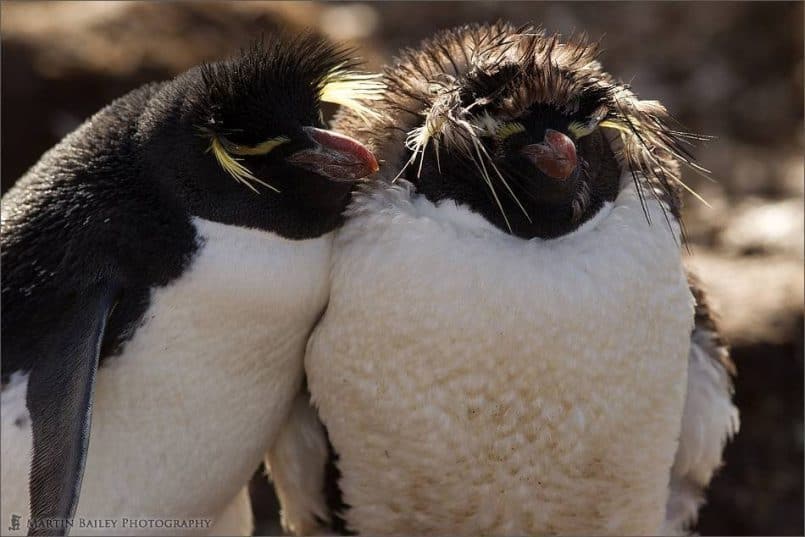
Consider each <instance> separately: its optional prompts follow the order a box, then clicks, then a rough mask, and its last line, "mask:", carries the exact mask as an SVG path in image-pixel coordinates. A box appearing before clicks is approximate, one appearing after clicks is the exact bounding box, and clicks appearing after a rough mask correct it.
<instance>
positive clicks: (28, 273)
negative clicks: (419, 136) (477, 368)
mask: <svg viewBox="0 0 805 537" xmlns="http://www.w3.org/2000/svg"><path fill="white" fill-rule="evenodd" d="M355 67H356V64H355V63H354V61H353V60H351V59H350V57H349V53H348V52H345V51H343V50H341V49H339V48H337V47H334V46H332V45H330V44H328V43H326V42H324V41H322V40H320V39H318V38H316V37H313V36H311V35H308V34H304V35H302V36H297V37H294V38H287V37H271V38H268V39H265V40H263V41H261V42H260V43H259V44H256V45H254V46H253V47H251V48H250V49H248V50H246V51H244V52H243V53H242V54H241V55H240V56H237V57H234V58H232V59H229V60H225V61H221V62H218V63H212V64H207V65H203V66H199V67H196V68H193V69H191V70H189V71H187V72H186V73H184V74H182V75H179V76H177V77H176V78H175V79H173V80H171V81H168V82H164V83H155V84H150V85H147V86H144V87H142V88H140V89H137V90H135V91H132V92H131V93H129V94H127V95H126V96H124V97H122V98H120V99H118V100H116V101H115V102H113V103H112V104H110V105H109V106H107V107H106V108H104V109H103V110H101V111H100V112H98V113H97V114H96V115H95V116H93V117H92V118H91V119H89V120H88V121H87V122H86V123H84V124H83V125H82V126H80V127H79V128H78V129H77V130H76V131H75V132H73V133H71V134H70V135H68V136H67V137H65V139H64V140H62V141H61V142H60V143H59V144H58V145H57V146H56V147H54V148H53V149H51V150H50V151H48V152H47V153H46V154H45V155H44V156H43V157H42V158H41V160H40V161H39V162H38V163H37V164H36V165H35V166H34V167H33V168H32V169H31V170H30V171H29V172H28V173H27V174H26V175H25V176H24V177H22V178H21V179H20V180H19V181H18V182H17V184H16V185H15V186H14V187H13V188H12V189H11V190H10V191H9V192H8V194H6V196H5V197H4V198H3V200H2V234H1V236H0V243H1V245H2V266H3V273H2V304H3V315H2V351H3V355H2V358H3V361H2V379H3V386H2V461H3V465H2V520H3V524H7V523H8V521H9V520H11V518H12V515H17V516H19V517H20V518H17V521H18V522H21V524H19V526H20V531H21V532H25V531H26V530H27V529H28V527H29V526H30V529H31V533H33V534H59V533H66V532H67V531H69V529H70V528H71V527H72V528H73V529H74V532H75V533H76V534H84V533H88V532H90V530H89V529H88V528H87V527H82V526H81V525H80V524H82V522H81V521H82V520H84V521H92V520H98V519H102V520H106V519H109V520H113V521H115V524H116V525H115V527H113V528H111V527H109V526H105V527H103V528H102V529H100V530H98V531H100V532H101V533H103V534H108V533H154V534H162V535H164V534H166V533H191V534H198V533H213V534H226V535H235V534H249V533H250V532H251V512H250V509H249V502H248V495H247V494H246V490H245V489H244V487H245V485H246V484H247V482H248V480H249V477H250V476H251V474H252V473H253V472H254V470H255V469H256V468H257V466H258V465H259V463H260V460H261V457H262V456H263V455H264V453H265V452H266V451H267V450H268V448H269V447H270V446H271V445H272V442H273V440H274V438H275V436H276V434H277V431H278V428H279V427H280V425H281V424H282V422H283V421H284V420H285V419H286V416H287V415H288V413H289V411H290V409H291V404H292V401H293V399H294V397H295V395H296V393H297V392H298V390H299V389H300V386H301V383H302V376H303V372H302V359H303V352H304V346H305V342H306V340H307V337H308V335H309V333H310V331H311V329H312V327H313V325H314V323H315V322H316V320H317V319H318V317H319V316H320V314H321V312H322V311H323V309H324V306H325V304H326V301H327V296H328V287H329V283H328V274H329V273H328V269H329V261H330V250H331V243H332V231H333V230H334V229H335V228H336V227H337V226H338V225H339V223H340V222H341V213H342V210H343V209H344V207H345V206H346V204H347V203H348V201H349V199H350V196H351V190H352V188H353V186H354V183H355V182H356V181H357V180H359V179H361V178H363V177H366V176H368V175H369V174H371V173H372V172H374V171H375V170H376V169H377V162H376V161H375V159H374V157H373V156H372V154H371V153H370V152H369V151H367V150H366V148H365V147H364V146H362V145H361V144H360V143H358V142H356V141H355V140H353V139H351V138H348V137H346V136H343V135H339V134H336V133H334V132H331V131H329V130H326V127H325V125H324V124H323V119H322V115H321V112H320V103H321V102H322V101H332V102H336V103H340V104H345V105H347V106H356V107H360V106H361V105H360V104H359V103H358V101H357V100H356V97H357V96H358V95H363V97H365V98H366V97H368V98H369V99H371V94H372V93H373V92H376V91H377V90H378V86H377V83H375V82H373V81H372V79H371V78H370V77H367V76H365V75H361V74H358V73H356V72H355V71H354V68H355ZM82 474H83V482H82ZM29 481H30V501H29ZM79 493H80V496H79ZM76 508H77V511H76ZM29 510H30V513H31V514H32V516H31V518H30V519H29ZM74 513H75V518H74V519H73V514H74ZM65 519H66V520H67V522H65ZM70 519H72V524H70V522H69V521H70ZM149 520H150V521H151V522H149ZM154 520H156V521H159V520H168V522H170V521H171V520H173V521H178V522H174V523H171V524H168V523H166V522H163V523H162V524H158V523H154V522H153V521H154ZM29 521H30V522H31V523H30V524H29ZM127 521H128V522H127Z"/></svg>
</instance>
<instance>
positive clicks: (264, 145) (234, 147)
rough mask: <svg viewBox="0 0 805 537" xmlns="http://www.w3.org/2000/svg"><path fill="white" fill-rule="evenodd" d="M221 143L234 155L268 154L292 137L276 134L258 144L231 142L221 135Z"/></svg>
mask: <svg viewBox="0 0 805 537" xmlns="http://www.w3.org/2000/svg"><path fill="white" fill-rule="evenodd" d="M220 141H221V145H222V146H223V148H224V149H225V150H226V152H227V153H231V154H233V155H238V156H255V155H266V154H268V153H270V152H271V151H272V150H273V149H274V148H276V147H277V146H280V145H282V144H284V143H287V142H290V141H291V139H290V138H288V137H287V136H275V137H274V138H271V139H269V140H266V141H265V142H260V143H259V144H257V145H241V144H236V143H233V142H230V141H229V140H227V139H226V138H224V137H220Z"/></svg>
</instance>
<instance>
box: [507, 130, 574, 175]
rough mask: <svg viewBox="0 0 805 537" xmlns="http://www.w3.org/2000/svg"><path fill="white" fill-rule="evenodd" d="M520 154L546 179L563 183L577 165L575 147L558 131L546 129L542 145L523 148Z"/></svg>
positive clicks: (571, 141)
mask: <svg viewBox="0 0 805 537" xmlns="http://www.w3.org/2000/svg"><path fill="white" fill-rule="evenodd" d="M520 152H521V153H522V154H523V155H525V156H526V157H528V159H529V160H531V162H533V163H534V166H536V167H537V169H539V171H541V172H542V173H544V174H545V175H547V176H548V177H552V178H554V179H558V180H560V181H564V180H565V179H567V178H568V177H570V175H571V174H572V173H573V170H575V169H576V165H577V164H578V157H577V156H576V145H575V144H574V143H573V140H571V139H570V138H568V137H567V136H565V135H564V134H562V133H561V132H559V131H555V130H553V129H548V130H546V131H545V139H544V140H543V141H542V143H539V144H531V145H527V146H525V147H524V148H523V149H521V150H520Z"/></svg>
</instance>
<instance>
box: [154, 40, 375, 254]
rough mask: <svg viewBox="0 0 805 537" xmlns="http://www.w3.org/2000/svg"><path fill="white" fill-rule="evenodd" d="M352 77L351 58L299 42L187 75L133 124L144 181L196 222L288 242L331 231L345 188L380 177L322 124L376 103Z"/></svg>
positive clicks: (364, 82) (266, 43) (365, 83)
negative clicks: (329, 110) (332, 114)
mask: <svg viewBox="0 0 805 537" xmlns="http://www.w3.org/2000/svg"><path fill="white" fill-rule="evenodd" d="M355 67H356V62H355V61H354V60H352V59H351V58H350V57H349V52H348V51H345V50H343V49H340V48H337V47H336V46H334V45H332V44H330V43H328V42H326V41H324V40H322V39H319V38H317V37H315V36H313V35H310V34H302V35H301V36H298V37H293V38H290V37H287V36H274V37H271V38H264V39H262V40H261V41H259V42H257V43H256V44H254V45H253V46H251V47H250V48H248V49H247V50H244V51H242V52H241V53H240V54H239V55H238V56H235V57H233V58H230V59H227V60H224V61H220V62H216V63H210V64H205V65H202V66H199V67H196V68H194V69H191V70H190V71H188V72H186V73H184V74H183V75H180V76H178V77H177V78H176V79H174V80H173V81H171V82H169V83H167V84H166V85H165V86H164V88H163V89H162V90H161V91H160V92H159V93H158V94H157V96H156V97H155V98H154V99H152V103H151V106H150V107H149V108H150V109H149V110H148V111H147V113H145V114H144V115H143V119H142V120H141V126H140V129H139V130H140V134H141V137H142V138H143V140H144V146H145V148H146V149H144V150H143V151H142V153H143V155H144V156H146V158H147V160H148V164H149V166H148V167H149V170H150V173H156V174H158V175H159V176H160V177H159V180H160V181H161V182H162V184H163V185H165V186H166V187H167V188H168V189H169V190H170V191H171V192H173V193H174V194H175V195H176V196H177V197H178V198H179V199H180V200H181V202H182V203H183V204H184V206H185V207H187V209H188V211H189V213H191V214H192V215H194V216H200V217H203V218H207V219H210V220H213V221H218V222H223V223H228V224H235V225H242V226H248V227H256V228H260V229H266V230H270V231H275V232H277V233H279V234H281V235H283V236H286V237H289V238H307V237H314V236H317V235H320V234H322V233H325V232H327V231H329V230H331V229H333V228H334V227H335V226H336V225H337V224H338V222H339V221H340V215H341V212H342V211H343V209H344V208H345V207H346V205H347V203H348V202H349V199H350V196H351V191H352V189H353V187H354V183H355V182H357V181H359V180H361V179H363V178H365V177H367V176H369V175H371V174H372V173H374V172H376V171H377V169H378V165H377V161H376V160H375V158H374V156H373V155H372V153H371V152H369V151H368V150H367V149H366V148H365V147H364V146H363V145H362V144H360V143H359V142H357V141H356V140H353V139H352V138H349V137H348V136H345V135H342V134H338V133H335V132H333V131H331V130H328V129H327V126H326V125H325V121H324V117H323V114H322V104H323V103H324V102H333V103H337V104H342V105H346V106H358V105H357V104H356V103H357V101H356V97H357V96H359V95H360V96H362V97H363V98H365V99H371V98H372V96H373V95H375V94H377V93H378V92H379V89H380V88H381V86H380V85H379V82H377V81H376V79H375V77H372V76H370V75H365V74H360V73H358V72H356V71H354V68H355Z"/></svg>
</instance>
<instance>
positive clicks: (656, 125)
mask: <svg viewBox="0 0 805 537" xmlns="http://www.w3.org/2000/svg"><path fill="white" fill-rule="evenodd" d="M384 82H385V84H386V87H387V89H386V91H385V94H384V99H383V100H382V101H381V105H380V106H379V107H378V108H377V111H378V116H377V117H375V118H372V119H370V121H369V123H368V124H363V123H361V122H360V121H358V119H359V117H358V116H356V115H354V114H351V113H350V112H348V111H345V112H343V113H342V114H341V116H340V117H339V118H338V120H337V122H336V124H337V125H338V127H339V128H340V129H342V130H343V131H344V132H346V133H348V134H350V135H351V136H354V137H356V138H357V139H359V140H361V141H362V142H364V143H366V144H367V146H368V147H369V148H370V149H372V150H373V151H374V152H375V154H376V155H377V156H378V160H379V161H380V162H381V174H380V175H381V177H382V179H383V180H381V181H377V182H374V183H372V184H371V185H366V187H365V188H362V189H361V192H360V193H358V194H356V196H355V197H354V199H353V201H352V204H351V205H350V207H349V208H348V210H347V213H346V215H347V221H346V223H345V225H344V226H343V227H342V228H340V229H339V230H338V232H337V234H336V238H335V241H334V253H333V268H332V276H331V295H330V302H329V304H328V307H327V310H326V313H325V315H324V316H323V318H322V320H321V321H320V323H319V324H318V325H317V327H316V329H315V330H314V332H313V334H312V336H311V339H310V341H309V343H308V350H307V353H306V357H305V370H306V374H307V379H308V387H309V389H310V392H311V394H312V400H313V403H314V404H315V407H316V408H317V409H318V413H319V417H320V419H321V421H322V422H323V424H324V426H325V427H326V433H327V434H329V440H330V442H331V444H332V448H333V451H334V453H335V455H336V456H335V457H333V459H332V460H331V463H333V462H334V463H335V465H336V467H337V471H335V472H330V473H329V474H326V473H325V472H323V471H322V472H319V474H318V476H319V479H320V481H319V483H318V484H316V485H311V486H308V487H307V488H304V487H302V486H300V483H302V481H301V480H298V479H297V480H293V479H290V478H284V477H283V476H282V473H281V472H279V474H278V473H277V472H274V474H275V475H274V477H275V482H276V484H277V488H278V491H279V496H280V499H281V501H282V502H283V512H284V515H285V518H284V522H285V524H286V526H287V527H289V528H290V529H291V530H293V531H296V532H297V533H312V532H316V531H319V529H320V528H319V527H317V526H316V524H321V523H322V522H324V523H329V524H330V525H331V527H337V526H338V525H339V524H340V526H341V528H342V529H344V530H347V531H351V532H356V533H358V534H369V535H373V534H376V535H381V534H383V535H437V534H450V535H478V534H481V535H543V534H590V535H598V534H609V535H631V534H636V535H648V534H658V533H672V532H673V533H677V532H679V533H681V532H684V531H685V530H686V527H687V526H688V525H689V524H690V523H691V522H692V521H693V520H695V517H696V513H697V511H698V507H699V505H700V504H701V502H702V490H703V488H704V487H705V486H706V485H707V483H708V482H709V480H710V478H711V476H712V474H713V471H714V470H715V469H716V468H717V467H718V466H719V464H720V463H721V453H722V450H723V446H724V443H725V441H726V439H727V438H728V437H730V436H731V435H732V434H733V433H734V432H735V431H736V430H737V426H738V421H737V410H736V409H735V407H734V406H733V404H732V402H731V389H732V388H731V381H730V375H731V373H732V372H733V369H732V365H731V363H730V362H729V357H728V355H727V352H726V347H725V345H724V343H723V340H722V339H721V338H720V336H719V335H718V331H717V329H716V327H715V324H714V320H713V316H712V314H711V313H710V310H709V309H708V307H707V304H706V300H705V297H704V294H703V293H702V291H701V289H700V287H699V286H698V284H697V283H696V282H695V280H693V279H689V277H688V275H687V273H686V270H685V268H684V266H683V261H682V254H681V244H682V234H681V223H680V206H681V201H680V192H681V189H682V188H684V185H683V183H682V182H681V179H680V164H681V163H684V164H688V165H690V166H693V167H695V166H696V165H695V164H694V163H693V161H692V159H691V157H690V155H689V154H688V153H687V151H686V149H685V142H686V141H688V135H685V134H682V133H680V132H678V129H677V128H675V127H674V126H673V123H672V121H671V119H670V117H669V115H668V113H667V112H666V110H665V108H664V107H663V106H662V105H661V104H659V103H658V102H656V101H645V100H640V99H639V98H638V97H637V96H636V95H635V94H634V93H633V92H632V91H631V90H630V89H629V87H628V86H626V85H624V84H622V83H620V82H617V81H616V80H615V79H613V77H612V76H610V75H609V74H607V73H606V72H604V71H603V69H602V68H601V65H600V64H599V62H598V61H597V59H596V47H595V46H594V45H590V44H587V43H585V42H583V41H579V42H570V43H562V42H560V41H559V39H558V37H556V36H548V35H546V34H545V33H544V32H543V31H540V30H538V29H536V28H533V27H530V26H527V27H522V28H515V27H513V26H511V25H508V24H503V23H498V24H494V25H480V26H467V27H462V28H458V29H456V30H450V31H446V32H443V33H440V34H438V35H437V36H435V37H434V38H432V39H430V40H427V41H425V42H424V43H423V45H422V46H421V47H420V48H419V49H415V50H407V51H404V52H403V54H402V56H401V58H400V59H399V60H397V61H396V62H395V63H394V65H393V66H391V67H389V68H388V69H387V70H386V74H385V79H384ZM694 138H695V137H694ZM694 298H695V300H694ZM298 412H301V411H298ZM310 412H312V410H309V411H308V413H309V415H310ZM304 423H306V426H305V431H306V432H307V433H309V434H308V439H307V440H306V441H305V442H301V441H299V442H298V443H299V444H303V443H304V445H305V446H306V449H288V448H287V447H286V448H285V449H284V450H283V452H282V453H275V454H274V455H273V460H272V457H269V463H273V465H274V466H276V467H278V468H292V467H294V465H293V464H291V463H289V462H288V460H287V459H288V458H291V457H294V456H295V457H298V458H305V461H306V462H305V464H306V465H307V466H314V463H313V461H314V460H316V459H318V461H319V467H320V468H324V464H325V460H326V459H327V457H328V455H327V449H325V448H326V442H325V441H324V440H318V441H312V440H310V438H315V437H316V436H317V435H319V436H321V435H323V434H325V429H324V428H322V426H321V425H320V424H317V423H316V422H315V420H313V419H312V418H309V419H308V420H307V421H305V420H296V421H294V422H293V423H292V424H291V427H289V428H290V429H291V430H292V431H291V432H286V431H283V432H282V433H281V434H280V437H281V438H288V439H291V438H292V437H293V436H296V437H298V438H302V437H304V436H305V435H303V434H302V433H301V432H300V431H299V430H294V429H295V428H296V429H298V428H299V427H301V426H302V425H301V424H304ZM277 445H279V442H278V444H277ZM298 465H299V464H297V466H298ZM327 475H330V476H335V478H336V479H337V485H338V487H339V489H340V491H341V506H342V507H341V508H340V509H336V510H335V511H334V510H333V509H332V508H330V509H329V510H328V511H327V510H326V509H327V507H326V501H325V498H324V496H323V494H322V493H321V490H322V489H323V488H324V487H323V486H322V485H323V483H322V482H321V480H324V481H326V476H327ZM669 481H670V486H669ZM330 485H332V484H330ZM329 488H332V487H331V486H330V487H329ZM322 510H325V516H323V517H322V516H321V515H320V514H319V513H320V512H321V511H322Z"/></svg>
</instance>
